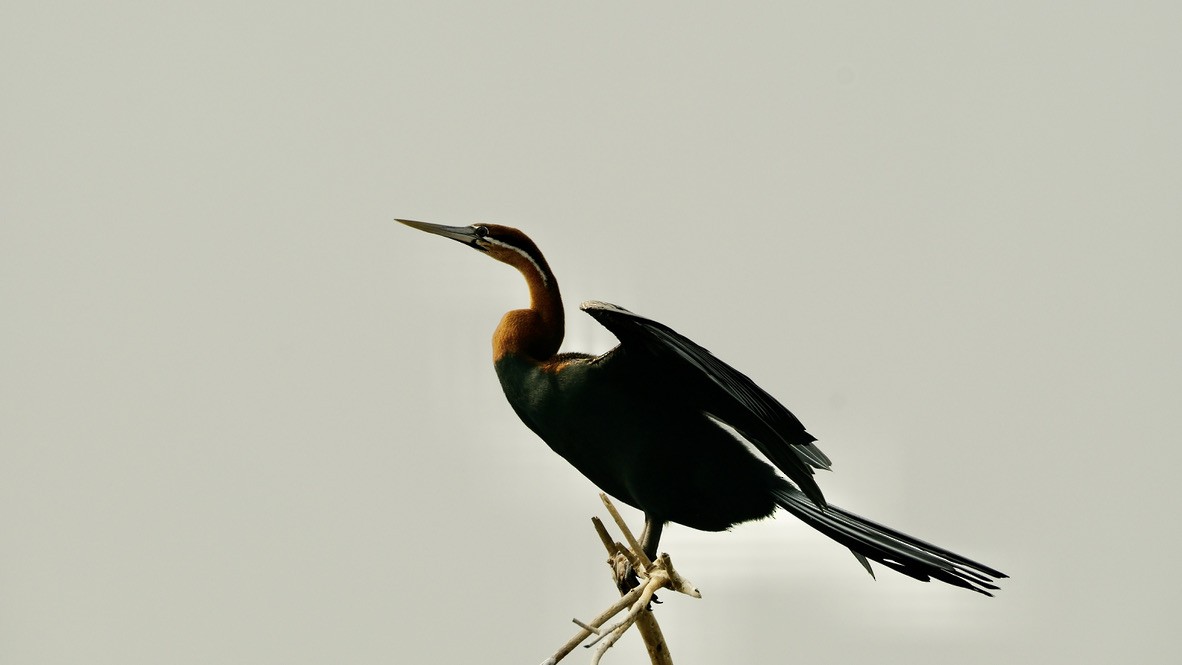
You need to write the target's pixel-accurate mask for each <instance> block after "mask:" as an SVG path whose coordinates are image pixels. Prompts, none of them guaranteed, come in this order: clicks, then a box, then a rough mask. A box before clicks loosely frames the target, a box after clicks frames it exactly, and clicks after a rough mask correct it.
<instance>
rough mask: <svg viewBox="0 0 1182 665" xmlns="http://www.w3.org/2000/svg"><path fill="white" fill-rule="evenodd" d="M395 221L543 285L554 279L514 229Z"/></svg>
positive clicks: (535, 248)
mask: <svg viewBox="0 0 1182 665" xmlns="http://www.w3.org/2000/svg"><path fill="white" fill-rule="evenodd" d="M395 221H397V222H401V223H403V224H406V225H407V226H409V227H411V228H415V229H418V230H420V231H426V232H427V233H433V234H435V235H437V236H443V237H444V238H451V239H452V240H455V241H456V242H462V243H464V244H465V245H467V246H469V247H471V248H473V249H476V250H479V251H481V252H484V253H485V254H488V255H489V256H491V257H492V258H494V259H496V260H498V261H500V262H501V263H508V264H509V265H511V266H513V267H514V268H517V269H518V270H520V271H521V273H522V274H524V275H525V276H526V277H527V278H530V277H537V278H540V279H541V281H542V283H543V284H550V283H552V282H553V280H554V276H553V274H552V273H551V272H550V268H549V267H548V266H547V265H546V259H545V258H543V257H542V253H541V252H540V251H539V250H538V246H537V245H535V244H534V241H532V240H530V239H529V236H527V235H525V234H524V233H522V232H521V231H518V230H517V229H515V228H512V227H509V226H499V225H497V224H473V225H471V226H443V225H442V224H428V223H426V222H416V221H413V220H410V219H399V220H395Z"/></svg>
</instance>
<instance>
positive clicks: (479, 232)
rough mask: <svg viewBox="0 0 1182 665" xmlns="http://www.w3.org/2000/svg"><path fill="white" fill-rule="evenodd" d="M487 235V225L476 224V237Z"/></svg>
mask: <svg viewBox="0 0 1182 665" xmlns="http://www.w3.org/2000/svg"><path fill="white" fill-rule="evenodd" d="M487 235H488V227H487V226H477V227H476V237H477V238H483V237H485V236H487Z"/></svg>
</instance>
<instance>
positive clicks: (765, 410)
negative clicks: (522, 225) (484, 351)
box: [396, 219, 1007, 596]
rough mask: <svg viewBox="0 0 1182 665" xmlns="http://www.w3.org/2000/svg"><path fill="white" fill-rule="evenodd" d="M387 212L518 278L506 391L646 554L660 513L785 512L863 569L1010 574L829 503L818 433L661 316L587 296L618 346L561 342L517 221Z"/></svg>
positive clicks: (981, 583)
mask: <svg viewBox="0 0 1182 665" xmlns="http://www.w3.org/2000/svg"><path fill="white" fill-rule="evenodd" d="M396 221H398V222H400V223H402V224H405V225H406V226H409V227H411V228H414V229H418V230H420V231H425V232H427V233H430V234H434V235H437V236H442V237H444V238H448V239H451V240H454V241H457V242H460V243H462V244H465V245H467V246H468V247H471V248H472V249H475V250H476V251H478V252H480V253H482V254H485V255H487V256H489V257H490V258H493V259H495V260H497V261H500V262H501V263H505V264H508V265H509V266H511V267H513V268H516V269H517V271H518V272H520V273H521V275H522V276H523V277H524V278H525V282H526V286H527V288H528V291H529V307H527V308H521V309H513V310H510V311H508V312H506V313H505V314H504V316H503V317H502V318H501V320H500V323H499V324H498V325H497V327H496V329H495V330H494V332H493V338H492V355H493V366H494V368H495V370H496V374H497V377H498V379H499V380H500V384H501V388H502V389H503V391H504V393H505V397H506V399H507V400H508V402H509V404H510V406H511V407H512V408H513V410H514V411H515V412H516V414H517V416H518V417H519V418H520V419H521V420H522V422H523V423H524V424H525V425H526V426H527V427H528V428H529V429H530V430H532V431H533V432H534V433H535V434H537V436H538V437H540V438H541V439H542V440H543V441H544V442H545V443H546V444H547V445H549V447H550V448H551V449H552V450H553V451H554V452H556V453H558V454H559V455H560V456H562V457H563V458H564V459H566V461H567V462H569V463H570V464H571V465H573V466H574V467H575V469H577V470H578V471H579V472H581V473H582V474H583V475H584V476H585V477H586V478H587V479H588V480H590V481H591V482H592V483H594V484H595V485H596V486H598V487H599V488H600V489H601V490H603V491H604V492H605V493H607V494H608V495H610V496H612V497H614V498H616V499H618V500H620V501H622V502H624V503H626V504H628V505H630V506H633V507H634V508H637V509H638V510H640V511H642V512H643V513H644V520H645V522H644V530H643V532H642V535H641V539H640V542H641V547H642V548H643V550H644V553H645V554H646V555H647V556H648V558H649V559H650V560H652V559H655V558H656V554H657V548H658V547H659V543H660V538H661V535H662V531H663V529H664V527H665V526H666V525H667V524H668V523H675V524H681V525H684V526H687V527H690V528H692V529H698V530H701V531H725V530H729V529H730V528H731V527H734V526H736V525H738V524H742V523H744V522H750V521H753V520H759V519H763V518H767V517H770V516H772V515H773V514H774V513H775V512H776V511H777V510H778V509H782V510H784V511H785V512H787V513H789V514H791V515H793V516H795V517H797V518H799V519H800V520H801V521H803V522H804V523H805V524H807V525H809V526H810V527H812V528H814V529H816V530H817V531H819V532H821V533H822V534H824V535H826V536H828V537H829V538H831V539H832V540H834V541H836V542H838V543H840V544H841V545H844V546H845V547H847V548H848V549H849V550H850V551H851V552H852V553H853V554H854V556H855V557H856V558H857V560H858V562H859V563H861V564H862V566H863V567H864V568H865V569H866V571H867V572H869V573H870V575H871V576H874V569H873V568H872V567H871V564H870V561H875V562H877V563H879V564H881V565H883V566H885V567H887V568H889V569H892V570H895V571H897V572H899V573H902V574H904V575H907V576H909V577H912V578H914V579H917V580H920V581H924V582H927V581H930V580H933V579H934V580H939V581H941V582H945V583H948V584H950V585H953V586H956V587H961V588H965V589H969V590H972V591H976V592H978V593H981V594H984V595H987V596H991V595H993V594H992V593H991V591H995V590H997V589H998V586H997V581H998V580H1000V579H1002V578H1005V577H1007V576H1006V575H1005V574H1004V573H1001V572H1000V571H998V570H995V569H993V568H990V567H989V566H986V565H984V564H981V563H978V562H976V561H973V560H972V559H969V558H967V557H965V556H962V555H959V554H956V553H954V552H952V551H950V550H947V549H944V548H942V547H937V546H935V545H932V544H930V543H928V542H925V541H923V540H920V539H918V538H915V537H913V536H909V535H907V534H905V533H902V532H900V531H897V530H895V529H892V528H890V527H887V526H884V525H882V524H879V523H877V522H874V521H871V520H869V519H866V518H864V517H861V516H859V515H857V514H855V513H852V512H849V511H847V510H844V509H842V508H840V507H838V506H836V505H833V504H831V503H829V502H828V501H827V500H826V498H825V496H824V494H823V493H822V492H821V488H820V487H819V486H818V484H817V482H816V477H815V474H814V471H815V470H818V469H825V470H828V469H830V468H831V465H832V462H831V461H830V459H829V457H827V456H826V455H825V453H823V452H821V449H820V448H819V447H818V446H817V445H816V443H815V442H816V441H817V439H816V437H814V436H813V435H812V434H810V433H809V432H808V431H807V430H806V429H805V427H804V425H803V424H802V423H801V421H800V420H799V419H798V418H797V417H796V416H795V415H793V414H792V412H791V411H789V410H788V409H787V408H786V407H784V406H783V405H782V404H781V403H780V402H779V401H777V400H776V399H775V398H774V397H772V396H771V395H770V394H768V393H767V392H766V391H765V390H763V389H762V388H760V387H759V386H758V385H756V384H755V382H753V381H752V380H751V379H750V378H748V377H747V376H746V375H744V374H743V373H741V372H739V371H738V370H736V369H735V368H733V367H731V366H730V365H728V364H726V363H725V362H723V361H722V360H720V359H718V358H717V357H716V356H715V355H714V354H712V353H710V352H709V351H707V350H706V349H704V348H702V347H701V346H700V345H698V344H697V343H695V342H693V341H691V340H690V339H689V338H687V337H685V336H683V335H681V334H680V333H678V332H676V331H674V330H673V329H672V328H670V327H669V326H667V325H664V324H662V323H658V322H657V321H653V320H652V319H648V318H646V317H643V316H640V315H638V314H634V313H633V312H631V311H629V310H627V309H625V308H623V307H620V306H617V305H613V304H610V303H606V302H602V301H597V300H590V301H587V302H584V303H582V305H581V306H580V309H581V310H582V311H584V312H586V313H587V314H589V315H591V316H592V317H593V318H595V320H596V321H598V322H599V323H600V324H601V325H603V326H604V327H605V328H607V329H608V330H609V331H610V332H611V333H613V334H614V335H615V336H616V337H617V338H618V339H619V344H618V345H617V346H615V347H614V348H612V349H611V350H609V351H607V352H606V353H603V354H600V355H593V354H588V353H577V352H561V353H560V352H559V347H560V346H561V344H562V340H563V336H564V332H565V314H564V308H563V303H562V296H561V293H560V291H559V288H558V282H557V280H556V279H555V277H554V272H553V271H552V270H551V269H550V265H549V264H548V263H547V261H546V258H545V257H544V256H543V255H542V252H541V251H540V250H539V249H538V246H537V244H535V243H534V241H533V240H531V239H530V238H529V236H527V235H526V234H525V233H523V232H521V231H520V230H518V229H516V228H512V227H509V226H501V225H496V224H472V225H470V226H446V225H442V224H431V223H426V222H420V221H415V220H409V219H397V220H396ZM744 441H745V442H746V443H748V444H750V447H749V446H748V445H746V444H745V443H744ZM751 448H754V449H755V450H756V451H758V453H759V455H762V457H763V459H761V457H760V456H759V455H757V454H755V452H753V451H752V450H751Z"/></svg>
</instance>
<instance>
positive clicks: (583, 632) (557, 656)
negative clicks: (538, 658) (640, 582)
mask: <svg viewBox="0 0 1182 665" xmlns="http://www.w3.org/2000/svg"><path fill="white" fill-rule="evenodd" d="M643 593H644V587H636V588H635V589H633V590H631V591H629V592H628V593H627V594H626V595H625V596H623V597H622V598H620V599H619V600H617V601H616V602H615V604H614V605H612V606H611V607H609V608H607V609H606V610H604V611H603V612H600V613H599V616H597V617H595V618H594V619H592V620H590V621H588V622H587V626H588V627H589V628H596V629H597V628H599V627H600V626H602V625H603V624H604V623H607V620H608V619H610V618H612V617H614V616H615V615H617V614H619V613H620V610H623V609H624V608H626V607H629V606H630V605H632V603H633V602H634V601H635V600H636V599H637V598H639V597H640V596H641V594H643ZM593 632H594V631H592V630H588V629H587V628H581V629H580V630H579V632H578V633H576V634H575V636H574V637H572V638H570V639H569V640H567V642H566V644H564V645H562V646H561V647H559V649H558V651H555V652H554V655H553V656H550V657H549V658H547V659H546V660H544V661H542V665H555V664H556V663H557V662H558V661H560V660H562V659H563V658H565V657H566V655H567V654H569V653H570V652H572V651H574V650H575V647H577V646H579V645H580V644H582V643H583V640H585V639H587V638H588V637H589V636H591V635H592V634H593Z"/></svg>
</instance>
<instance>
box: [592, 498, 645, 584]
mask: <svg viewBox="0 0 1182 665" xmlns="http://www.w3.org/2000/svg"><path fill="white" fill-rule="evenodd" d="M599 499H600V501H603V505H605V506H607V512H609V513H611V515H612V519H614V520H615V521H616V526H618V527H620V531H622V532H623V533H624V538H626V539H627V540H628V545H629V546H631V547H632V551H633V552H635V553H636V557H637V558H638V559H640V568H641V570H648V567H649V564H651V563H652V561H649V559H648V555H647V554H645V553H644V548H642V547H641V546H640V543H639V542H638V541H637V540H636V536H633V535H632V531H631V530H630V529H629V528H628V525H627V524H625V523H624V518H623V517H620V511H618V510H616V506H615V504H613V503H612V500H611V499H609V498H607V495H606V494H604V493H603V492H600V493H599Z"/></svg>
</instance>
